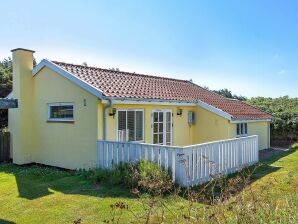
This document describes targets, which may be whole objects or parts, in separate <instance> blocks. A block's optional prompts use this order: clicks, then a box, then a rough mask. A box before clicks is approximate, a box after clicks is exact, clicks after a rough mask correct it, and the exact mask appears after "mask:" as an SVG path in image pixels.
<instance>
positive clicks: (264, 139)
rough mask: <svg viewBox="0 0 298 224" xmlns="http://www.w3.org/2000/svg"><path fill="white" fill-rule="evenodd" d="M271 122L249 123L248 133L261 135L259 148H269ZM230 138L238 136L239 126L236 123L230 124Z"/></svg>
mask: <svg viewBox="0 0 298 224" xmlns="http://www.w3.org/2000/svg"><path fill="white" fill-rule="evenodd" d="M269 126H270V123H269V122H264V121H262V122H248V123H247V134H248V135H258V136H259V149H267V148H269V147H270V146H269V138H270V133H269ZM229 129H230V131H229V133H230V136H229V138H235V137H236V136H237V126H236V124H235V123H230V124H229Z"/></svg>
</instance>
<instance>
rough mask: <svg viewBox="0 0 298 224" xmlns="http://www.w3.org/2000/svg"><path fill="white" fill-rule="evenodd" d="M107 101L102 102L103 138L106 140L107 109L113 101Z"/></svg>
mask: <svg viewBox="0 0 298 224" xmlns="http://www.w3.org/2000/svg"><path fill="white" fill-rule="evenodd" d="M107 101H108V102H105V103H103V113H102V114H103V140H107V139H106V138H107V109H108V108H111V107H112V105H113V103H112V100H111V99H107Z"/></svg>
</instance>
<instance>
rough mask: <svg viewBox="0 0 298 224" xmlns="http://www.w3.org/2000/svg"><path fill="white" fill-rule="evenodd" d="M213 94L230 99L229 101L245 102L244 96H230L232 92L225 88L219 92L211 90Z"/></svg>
mask: <svg viewBox="0 0 298 224" xmlns="http://www.w3.org/2000/svg"><path fill="white" fill-rule="evenodd" d="M213 92H215V93H217V94H219V95H221V96H224V97H226V98H230V99H237V100H240V101H245V100H247V98H246V97H244V96H241V95H240V96H238V95H236V94H232V91H231V90H228V89H227V88H225V89H220V90H213Z"/></svg>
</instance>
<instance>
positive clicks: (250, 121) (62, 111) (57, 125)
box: [9, 48, 272, 169]
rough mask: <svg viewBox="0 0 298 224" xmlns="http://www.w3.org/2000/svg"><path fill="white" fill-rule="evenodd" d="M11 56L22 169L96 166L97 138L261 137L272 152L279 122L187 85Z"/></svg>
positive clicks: (14, 131) (22, 53)
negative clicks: (27, 166) (272, 138)
mask: <svg viewBox="0 0 298 224" xmlns="http://www.w3.org/2000/svg"><path fill="white" fill-rule="evenodd" d="M33 53H34V51H31V50H26V49H21V48H18V49H14V50H12V54H13V55H12V56H13V91H12V94H11V96H13V97H14V98H15V99H18V105H19V108H17V109H10V110H9V130H10V132H11V139H12V145H11V151H12V152H11V155H12V158H13V162H14V163H16V164H26V163H32V162H36V163H41V164H46V165H52V166H58V167H63V168H69V169H76V168H90V167H95V166H96V164H97V159H98V147H97V140H111V141H133V142H140V143H151V144H161V145H172V146H187V145H193V144H198V143H204V142H210V141H216V140H224V139H231V138H236V137H240V136H247V135H258V136H259V149H265V148H269V147H270V122H271V119H272V116H271V115H270V114H268V113H266V112H264V111H261V110H259V109H256V108H254V107H252V106H250V105H247V104H245V103H243V102H241V101H238V100H232V99H227V98H225V97H222V96H220V95H217V94H216V93H214V92H211V91H209V90H206V89H204V88H201V87H200V86H197V85H196V84H194V83H192V82H190V81H186V80H177V79H171V78H164V77H158V76H148V75H142V74H135V73H129V72H122V71H115V70H108V69H101V68H95V67H87V66H82V65H73V64H68V63H62V62H55V61H49V60H46V59H44V60H42V61H41V62H40V63H39V64H38V65H36V66H35V67H33Z"/></svg>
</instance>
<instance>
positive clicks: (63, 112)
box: [48, 103, 74, 122]
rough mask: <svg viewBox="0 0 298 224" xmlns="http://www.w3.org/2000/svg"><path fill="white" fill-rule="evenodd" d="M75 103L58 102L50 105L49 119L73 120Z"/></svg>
mask: <svg viewBox="0 0 298 224" xmlns="http://www.w3.org/2000/svg"><path fill="white" fill-rule="evenodd" d="M73 108H74V106H73V104H72V103H57V104H49V105H48V121H57V122H59V121H63V122H73V121H74V116H73Z"/></svg>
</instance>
